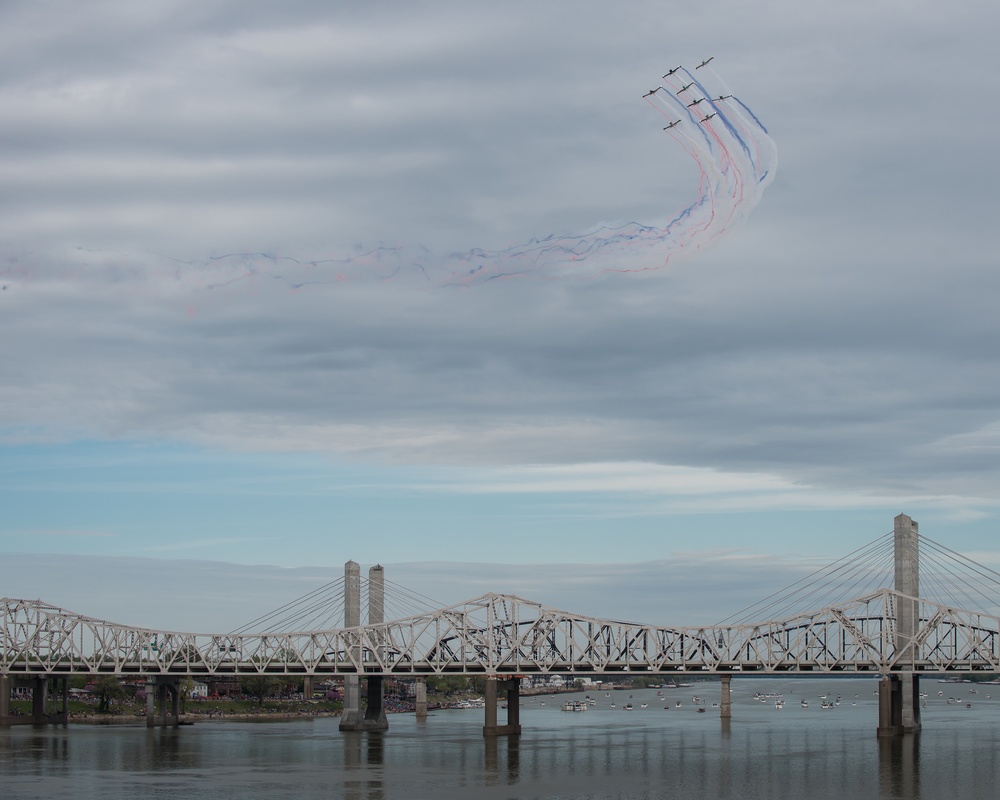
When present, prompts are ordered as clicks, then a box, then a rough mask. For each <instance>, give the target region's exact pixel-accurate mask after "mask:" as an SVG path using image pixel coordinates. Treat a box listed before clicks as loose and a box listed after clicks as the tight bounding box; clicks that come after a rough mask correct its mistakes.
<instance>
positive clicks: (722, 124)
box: [0, 64, 777, 291]
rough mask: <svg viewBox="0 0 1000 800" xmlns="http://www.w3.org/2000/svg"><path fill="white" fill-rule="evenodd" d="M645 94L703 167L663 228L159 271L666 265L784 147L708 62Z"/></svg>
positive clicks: (122, 262) (744, 211)
mask: <svg viewBox="0 0 1000 800" xmlns="http://www.w3.org/2000/svg"><path fill="white" fill-rule="evenodd" d="M646 100H647V102H649V103H650V104H651V105H652V106H653V107H654V108H655V109H657V110H658V111H659V112H660V113H661V114H662V115H663V119H664V120H665V122H666V125H665V126H664V130H665V132H666V134H667V135H669V136H670V137H672V138H673V139H674V140H675V141H676V142H678V143H679V144H680V145H681V147H683V148H684V150H685V151H686V152H687V153H688V154H689V155H690V156H691V157H692V159H694V161H695V162H696V164H697V165H698V168H699V171H700V177H699V187H698V195H697V197H696V199H695V200H694V201H693V202H692V203H690V205H688V206H687V207H686V208H683V209H682V210H681V211H679V212H678V213H676V214H675V215H673V216H672V217H671V218H669V219H668V220H666V221H665V222H664V223H663V224H661V225H656V224H640V223H638V222H627V223H622V224H620V225H614V226H602V227H599V228H596V229H594V230H590V231H588V232H585V233H581V234H577V235H568V236H560V235H555V234H553V235H549V236H546V237H544V238H535V239H531V240H530V241H528V242H525V243H522V244H519V245H515V246H512V247H508V248H505V249H500V250H485V249H478V248H477V249H473V250H468V251H465V252H459V253H450V254H447V255H443V256H442V255H435V254H433V253H431V252H429V251H427V250H423V249H421V248H408V247H397V246H377V247H373V248H370V249H366V250H360V249H359V250H358V251H356V252H353V253H348V254H338V255H335V256H332V257H329V258H322V259H315V258H313V259H302V258H295V257H292V256H291V255H287V254H274V253H261V252H239V253H224V254H220V255H215V256H212V257H210V258H208V259H206V260H204V261H201V262H197V261H195V262H192V261H177V260H174V259H169V258H165V259H163V263H161V264H160V265H159V271H160V272H161V273H162V274H164V275H167V274H169V275H173V276H176V275H177V271H178V270H182V271H184V272H187V273H188V274H187V275H186V276H185V278H184V279H182V280H184V281H185V282H186V283H188V285H190V283H191V282H192V281H194V282H195V283H196V286H195V287H194V288H196V289H200V290H221V289H225V288H227V287H228V288H238V287H240V286H248V285H250V284H253V283H256V282H259V281H261V280H264V281H274V282H279V283H281V284H283V285H284V286H285V287H287V288H288V289H291V290H293V291H295V290H301V289H304V288H307V287H309V286H313V285H331V284H337V283H341V282H355V281H370V280H378V281H389V282H394V281H419V283H420V284H421V285H424V286H431V287H433V286H438V287H446V286H475V285H479V284H483V283H487V282H491V281H500V280H509V279H515V278H527V277H534V278H538V279H557V278H567V277H575V278H592V277H595V276H598V275H601V274H605V273H614V272H619V273H630V272H631V273H634V272H650V271H655V270H659V269H662V268H663V267H665V266H667V265H668V264H669V263H670V262H671V261H673V260H674V259H676V258H677V257H679V256H680V255H682V254H685V253H689V252H693V251H697V250H698V249H700V248H702V247H704V246H705V245H707V244H709V243H711V242H712V241H714V240H716V239H718V238H719V237H721V236H723V235H724V234H725V233H726V232H727V231H729V230H730V229H731V228H732V227H733V226H734V225H736V224H737V223H739V222H740V221H741V220H743V219H745V218H746V217H747V216H748V215H749V214H750V212H751V211H752V210H753V208H754V207H755V206H756V205H757V203H758V202H760V200H761V198H762V197H763V194H764V190H765V189H766V188H767V186H768V185H769V184H770V183H771V181H772V180H773V179H774V175H775V168H776V166H777V151H776V149H775V146H774V142H773V141H772V140H771V138H770V136H769V135H768V133H767V129H766V128H765V127H764V126H763V125H762V124H761V123H760V121H759V120H758V119H757V117H756V116H755V115H754V114H753V112H752V111H751V110H750V109H749V108H748V107H747V106H746V105H744V104H743V102H742V101H740V100H739V98H737V97H736V96H735V95H733V93H732V92H731V91H730V90H729V89H728V87H727V86H726V85H725V83H724V82H723V81H722V80H721V79H720V78H719V77H718V75H716V74H715V72H714V71H713V70H712V69H711V68H710V67H708V66H707V65H706V64H702V65H701V66H700V67H696V68H695V69H694V70H690V71H689V70H688V69H686V68H683V67H677V68H676V69H674V70H671V71H670V72H669V73H668V74H667V75H665V76H663V83H662V84H661V85H660V86H659V87H657V89H655V90H653V91H651V92H649V93H647V95H646ZM86 260H87V261H88V265H89V267H90V268H91V269H93V268H94V267H96V268H97V269H101V266H103V267H104V268H105V269H108V270H112V271H114V272H115V275H116V278H117V276H119V275H120V274H122V273H123V272H128V271H132V272H133V273H134V272H135V271H136V270H141V269H142V267H137V266H136V264H135V260H134V259H133V258H131V257H130V256H128V255H127V254H121V253H108V252H107V251H106V252H105V253H104V255H103V256H99V255H98V254H96V253H89V254H87V259H86ZM73 262H74V263H76V264H78V263H79V261H78V259H73ZM99 264H100V265H101V266H98V265H99ZM71 269H72V268H71ZM0 274H5V273H4V272H3V271H0ZM7 274H9V272H7ZM146 277H147V278H148V273H147V276H146Z"/></svg>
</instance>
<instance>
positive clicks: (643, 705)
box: [639, 703, 649, 708]
mask: <svg viewBox="0 0 1000 800" xmlns="http://www.w3.org/2000/svg"><path fill="white" fill-rule="evenodd" d="M648 705H649V703H639V708H646V707H647V706H648Z"/></svg>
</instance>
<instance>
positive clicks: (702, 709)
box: [698, 706, 706, 714]
mask: <svg viewBox="0 0 1000 800" xmlns="http://www.w3.org/2000/svg"><path fill="white" fill-rule="evenodd" d="M705 711H706V709H705V706H698V713H699V714H704V713H705Z"/></svg>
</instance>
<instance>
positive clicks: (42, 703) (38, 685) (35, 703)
mask: <svg viewBox="0 0 1000 800" xmlns="http://www.w3.org/2000/svg"><path fill="white" fill-rule="evenodd" d="M30 680H31V721H32V722H33V723H34V724H35V725H44V724H45V723H47V722H53V723H56V724H59V723H65V722H66V721H67V719H68V718H69V679H68V678H63V677H57V678H52V679H51V680H52V693H51V694H50V693H49V680H50V679H49V677H48V676H46V675H43V676H41V677H36V678H31V679H30ZM8 696H9V695H8Z"/></svg>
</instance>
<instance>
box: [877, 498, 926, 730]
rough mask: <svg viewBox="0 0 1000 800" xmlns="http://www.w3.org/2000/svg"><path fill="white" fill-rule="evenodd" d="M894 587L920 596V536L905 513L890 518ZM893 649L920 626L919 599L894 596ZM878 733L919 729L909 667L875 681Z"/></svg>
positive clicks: (907, 642)
mask: <svg viewBox="0 0 1000 800" xmlns="http://www.w3.org/2000/svg"><path fill="white" fill-rule="evenodd" d="M893 556H894V559H893V561H894V564H893V568H894V577H893V581H894V588H895V589H896V591H897V592H902V593H903V594H905V595H909V597H912V598H916V597H919V596H920V537H919V526H918V524H917V522H916V520H914V519H911V518H910V517H908V516H907V515H906V514H899V515H897V516H896V517H895V518H894V519H893ZM896 603H897V606H896V629H895V631H894V632H893V639H894V641H893V644H894V647H895V649H896V652H897V653H898V652H903V651H904V650H905V649H906V648H907V647H910V646H911V644H912V642H913V639H914V637H915V636H916V634H917V630H918V629H919V628H920V603H919V602H918V601H917V600H915V599H913V600H911V599H909V598H906V597H898V596H897V597H896ZM878 693H879V697H878V730H877V733H878V735H879V736H898V735H900V734H904V733H916V732H918V731H919V730H920V676H919V675H917V674H916V673H915V672H914V671H913V670H908V671H904V672H900V673H893V674H891V675H884V676H882V679H881V680H880V681H879V690H878Z"/></svg>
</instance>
